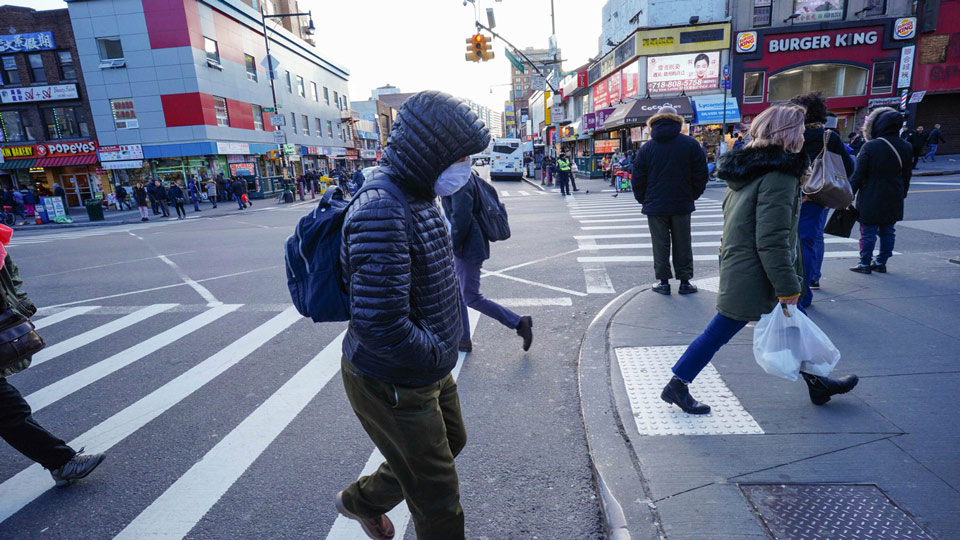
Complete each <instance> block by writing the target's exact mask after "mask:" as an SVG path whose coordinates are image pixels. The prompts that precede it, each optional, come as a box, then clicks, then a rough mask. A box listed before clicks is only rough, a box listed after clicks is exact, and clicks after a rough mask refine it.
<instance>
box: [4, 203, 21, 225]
mask: <svg viewBox="0 0 960 540" xmlns="http://www.w3.org/2000/svg"><path fill="white" fill-rule="evenodd" d="M16 221H17V216H16V215H14V213H13V207H12V206H4V207H3V211H2V212H0V223H3V224H4V225H6V226H8V227H13V224H14V223H15V222H16Z"/></svg>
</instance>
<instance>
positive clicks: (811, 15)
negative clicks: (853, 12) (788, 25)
mask: <svg viewBox="0 0 960 540" xmlns="http://www.w3.org/2000/svg"><path fill="white" fill-rule="evenodd" d="M843 4H844V3H843V2H842V1H841V0H795V2H794V5H793V13H794V14H796V15H797V17H796V18H795V19H794V24H797V23H805V22H823V21H839V20H840V19H843Z"/></svg>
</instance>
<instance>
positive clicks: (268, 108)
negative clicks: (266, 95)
mask: <svg viewBox="0 0 960 540" xmlns="http://www.w3.org/2000/svg"><path fill="white" fill-rule="evenodd" d="M260 111H261V112H277V110H276V109H274V108H273V107H264V108H262V109H260Z"/></svg>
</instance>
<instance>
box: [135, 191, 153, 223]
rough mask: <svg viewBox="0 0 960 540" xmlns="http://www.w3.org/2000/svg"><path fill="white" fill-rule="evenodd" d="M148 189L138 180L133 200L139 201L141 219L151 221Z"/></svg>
mask: <svg viewBox="0 0 960 540" xmlns="http://www.w3.org/2000/svg"><path fill="white" fill-rule="evenodd" d="M148 198H149V197H148V195H147V190H146V189H144V187H143V184H141V183H140V182H137V185H136V186H134V188H133V200H134V202H136V203H137V208H139V209H140V221H150V218H148V217H147V204H148V203H147V199H148Z"/></svg>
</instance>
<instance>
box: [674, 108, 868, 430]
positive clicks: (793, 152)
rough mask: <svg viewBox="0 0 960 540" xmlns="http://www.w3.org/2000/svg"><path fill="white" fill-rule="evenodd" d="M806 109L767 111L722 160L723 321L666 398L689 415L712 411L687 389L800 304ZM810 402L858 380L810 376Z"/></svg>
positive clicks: (687, 361) (685, 359) (708, 333)
mask: <svg viewBox="0 0 960 540" xmlns="http://www.w3.org/2000/svg"><path fill="white" fill-rule="evenodd" d="M804 113H805V110H804V108H803V107H800V106H798V105H778V106H774V107H771V108H769V109H767V110H765V111H763V112H762V113H760V114H759V115H758V116H757V117H756V119H754V121H753V124H752V125H751V127H750V136H751V138H752V139H753V140H751V141H750V142H749V143H748V144H746V145H745V146H744V147H743V148H741V149H739V150H734V151H732V152H727V153H726V154H724V155H722V156H721V157H720V159H719V161H718V165H717V171H718V172H717V176H718V177H719V178H722V179H724V180H725V181H726V183H727V192H726V194H725V195H724V199H723V241H722V247H721V249H720V290H719V293H718V295H717V312H718V313H717V315H716V316H715V317H714V318H713V320H711V321H710V323H709V324H708V325H707V328H706V329H705V330H704V331H703V333H702V334H700V336H699V337H697V338H696V339H695V340H693V343H691V344H690V346H689V347H687V350H686V352H684V353H683V355H682V356H681V357H680V360H678V361H677V363H676V364H675V365H674V366H673V370H672V371H673V375H674V376H673V378H672V379H671V380H670V382H669V383H667V385H666V387H664V389H663V393H661V394H660V397H661V398H662V399H663V400H664V401H666V402H667V403H672V404H674V405H677V406H678V407H680V408H681V409H682V410H683V411H684V412H686V413H688V414H707V413H709V412H710V406H709V405H706V404H703V403H700V402H698V401H697V400H695V399H694V398H693V397H692V396H691V395H690V391H689V389H688V386H687V385H689V384H690V383H691V382H693V379H694V378H695V377H696V376H697V375H698V374H699V373H700V371H701V370H703V368H704V367H706V365H707V364H708V363H709V362H710V360H711V359H712V358H713V356H714V355H715V354H716V353H717V351H718V350H720V347H722V346H723V345H725V344H726V343H727V342H728V341H730V338H732V337H733V336H734V335H736V333H737V332H739V331H740V330H741V329H742V328H743V327H744V326H746V325H747V323H748V322H750V321H758V320H760V316H761V315H763V314H765V313H770V312H771V311H772V310H773V308H774V307H776V305H777V304H778V303H781V304H793V305H796V304H797V301H798V300H799V298H800V294H801V292H802V291H803V287H802V284H803V269H802V268H801V260H802V258H801V255H800V247H799V245H798V235H797V225H798V216H799V214H800V178H801V177H802V176H803V174H804V172H805V171H806V169H807V165H808V160H807V156H806V154H804V153H802V152H801V150H802V149H803V131H804ZM801 373H802V374H803V379H804V381H805V382H806V383H807V386H808V388H809V391H810V400H811V401H812V402H813V403H814V404H816V405H823V404H824V403H826V402H827V401H829V400H830V396H832V395H835V394H843V393H846V392H849V391H850V390H851V389H853V387H854V386H856V384H857V376H856V375H851V376H848V377H844V378H842V379H830V378H828V377H820V376H817V375H812V374H809V373H803V372H801Z"/></svg>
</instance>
